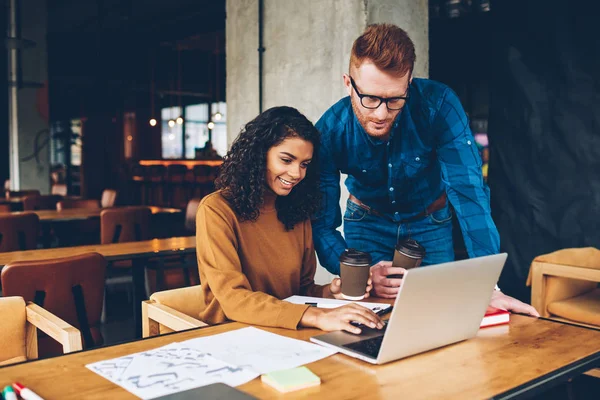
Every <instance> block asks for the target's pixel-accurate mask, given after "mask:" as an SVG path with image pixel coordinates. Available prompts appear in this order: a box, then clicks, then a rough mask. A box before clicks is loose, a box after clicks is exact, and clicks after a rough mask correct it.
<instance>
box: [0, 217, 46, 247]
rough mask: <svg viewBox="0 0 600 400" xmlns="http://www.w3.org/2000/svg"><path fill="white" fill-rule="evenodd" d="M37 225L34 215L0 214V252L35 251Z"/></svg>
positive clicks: (38, 221)
mask: <svg viewBox="0 0 600 400" xmlns="http://www.w3.org/2000/svg"><path fill="white" fill-rule="evenodd" d="M39 225H40V219H39V217H38V216H37V215H36V214H34V213H23V214H0V252H5V251H20V250H31V249H35V248H36V247H37V237H38V231H39Z"/></svg>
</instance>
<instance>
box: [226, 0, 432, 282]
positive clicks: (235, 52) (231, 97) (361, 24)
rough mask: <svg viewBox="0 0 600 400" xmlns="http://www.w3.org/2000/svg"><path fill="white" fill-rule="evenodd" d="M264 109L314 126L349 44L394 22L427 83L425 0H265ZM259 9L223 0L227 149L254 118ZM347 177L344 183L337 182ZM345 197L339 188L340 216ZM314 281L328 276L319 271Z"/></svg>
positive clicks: (330, 100) (334, 90) (336, 92)
mask: <svg viewBox="0 0 600 400" xmlns="http://www.w3.org/2000/svg"><path fill="white" fill-rule="evenodd" d="M263 1H264V2H263V7H264V12H263V18H264V21H263V45H264V48H265V52H264V54H263V110H266V109H268V108H270V107H273V106H277V105H288V106H292V107H296V108H298V109H299V110H300V111H301V112H302V113H304V114H305V115H306V116H307V117H308V118H309V119H310V120H311V121H313V122H316V121H317V120H318V119H319V117H320V116H321V115H322V114H323V112H325V111H326V110H327V109H328V108H329V107H330V106H331V105H333V104H334V103H335V102H336V101H338V100H339V99H340V98H342V97H344V96H346V95H347V94H346V91H345V88H344V86H343V81H342V75H343V74H344V73H346V72H347V71H348V63H349V60H350V50H351V48H352V43H353V42H354V40H355V39H356V38H357V37H358V36H359V35H360V34H361V33H362V32H363V31H364V29H365V27H366V26H367V25H368V24H372V23H380V22H386V23H393V24H396V25H398V26H400V27H401V28H403V29H405V30H406V31H407V32H408V34H409V35H410V36H411V38H412V40H413V41H414V42H415V47H416V52H417V64H416V66H415V74H414V75H415V76H416V77H428V76H429V38H428V1H427V0H327V1H325V0H263ZM258 2H259V0H227V4H226V7H227V25H226V38H227V44H226V56H227V112H228V116H227V120H228V123H227V136H228V143H229V144H231V142H232V141H233V140H234V139H235V138H236V136H237V134H238V133H239V131H240V128H241V127H242V126H243V125H244V124H245V123H246V122H248V121H249V120H251V119H252V118H254V117H255V116H256V115H257V114H258V112H259V103H258V87H259V86H258V82H259V78H258V57H259V56H258V51H257V49H258V28H259V27H258V20H259V18H258ZM344 180H345V177H342V182H343V181H344ZM347 196H348V194H347V193H345V186H344V185H343V184H342V198H341V204H342V210H343V209H344V208H345V204H346V199H347ZM317 278H318V280H320V281H322V282H323V281H327V280H328V279H329V278H330V277H329V276H328V275H327V274H326V273H325V270H324V269H322V268H320V269H319V271H318V274H317Z"/></svg>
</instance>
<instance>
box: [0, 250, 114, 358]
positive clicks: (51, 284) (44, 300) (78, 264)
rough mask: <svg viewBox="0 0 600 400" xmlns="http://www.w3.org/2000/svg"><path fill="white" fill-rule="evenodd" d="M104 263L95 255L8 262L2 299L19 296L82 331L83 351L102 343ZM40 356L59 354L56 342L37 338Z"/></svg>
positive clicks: (104, 261) (100, 257)
mask: <svg viewBox="0 0 600 400" xmlns="http://www.w3.org/2000/svg"><path fill="white" fill-rule="evenodd" d="M105 274H106V260H105V259H104V257H102V256H101V255H100V254H98V253H87V254H81V255H77V256H71V257H64V258H56V259H51V260H39V261H19V262H13V263H9V264H7V265H6V266H4V268H3V269H2V274H1V279H2V288H3V291H4V295H5V296H21V297H23V298H24V299H25V301H33V302H34V303H36V304H37V305H39V306H40V307H44V308H45V309H46V310H48V311H49V312H51V313H52V314H54V315H56V316H57V317H59V318H61V319H63V320H65V321H66V322H67V323H68V324H70V325H73V326H74V327H76V328H78V329H79V330H80V331H81V334H82V336H83V343H84V347H85V348H92V347H95V346H98V345H101V344H102V343H103V342H104V339H103V337H102V334H101V333H100V314H101V312H102V304H103V300H104V276H105ZM39 344H40V346H39V350H40V355H43V356H48V355H56V354H61V349H60V348H59V347H57V346H56V343H54V342H53V341H50V340H49V338H48V337H46V336H40V337H39Z"/></svg>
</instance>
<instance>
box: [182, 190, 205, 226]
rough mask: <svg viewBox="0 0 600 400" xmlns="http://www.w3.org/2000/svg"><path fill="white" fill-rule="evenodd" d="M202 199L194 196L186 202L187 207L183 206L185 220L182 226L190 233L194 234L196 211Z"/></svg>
mask: <svg viewBox="0 0 600 400" xmlns="http://www.w3.org/2000/svg"><path fill="white" fill-rule="evenodd" d="M201 201H202V198H201V197H195V198H193V199H190V201H188V203H187V207H186V208H185V222H184V227H185V230H186V231H187V232H188V233H189V234H191V235H195V234H196V213H197V212H198V206H199V205H200V202H201Z"/></svg>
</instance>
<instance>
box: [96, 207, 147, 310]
mask: <svg viewBox="0 0 600 400" xmlns="http://www.w3.org/2000/svg"><path fill="white" fill-rule="evenodd" d="M151 214H152V213H151V211H150V208H148V207H122V208H108V209H106V210H102V212H101V213H100V243H102V244H108V243H124V242H137V241H141V240H148V239H149V238H150V233H149V232H150V216H151ZM131 267H132V263H131V261H117V262H113V263H111V264H110V265H109V269H108V274H107V279H106V290H107V293H106V295H107V296H108V291H109V290H110V289H111V288H115V287H117V286H122V285H124V286H125V287H126V290H127V294H128V297H131V293H132V289H133V287H132V283H133V281H132V277H131V272H130V269H131ZM106 313H107V310H106V304H105V307H104V312H103V314H102V320H103V321H105V320H106Z"/></svg>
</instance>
